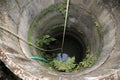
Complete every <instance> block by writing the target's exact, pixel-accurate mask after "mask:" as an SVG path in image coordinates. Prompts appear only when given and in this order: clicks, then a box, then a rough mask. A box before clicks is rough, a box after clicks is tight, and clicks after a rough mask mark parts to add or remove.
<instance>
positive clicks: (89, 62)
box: [75, 49, 97, 71]
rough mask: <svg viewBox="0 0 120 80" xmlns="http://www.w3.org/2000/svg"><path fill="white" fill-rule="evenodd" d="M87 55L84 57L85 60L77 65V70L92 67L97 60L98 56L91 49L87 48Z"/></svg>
mask: <svg viewBox="0 0 120 80" xmlns="http://www.w3.org/2000/svg"><path fill="white" fill-rule="evenodd" d="M86 53H87V54H86V57H85V58H84V59H83V61H81V62H79V64H78V65H77V67H76V69H75V71H78V70H80V69H85V68H89V67H91V66H92V65H93V64H95V62H96V61H97V56H95V55H93V54H92V53H91V52H90V49H87V51H86Z"/></svg>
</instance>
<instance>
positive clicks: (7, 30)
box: [0, 26, 61, 52]
mask: <svg viewBox="0 0 120 80" xmlns="http://www.w3.org/2000/svg"><path fill="white" fill-rule="evenodd" d="M0 28H1V29H3V30H4V31H6V32H8V33H11V34H12V35H14V36H15V37H17V38H19V39H20V40H22V41H23V42H25V43H27V44H29V45H31V46H33V47H35V48H36V49H39V50H41V51H45V52H51V51H57V50H60V49H61V48H57V49H52V50H46V49H43V48H40V47H38V46H36V45H35V44H33V43H31V42H28V41H26V40H24V39H23V38H21V37H20V36H19V35H17V34H16V33H14V32H12V31H10V30H9V29H6V28H4V27H2V26H0Z"/></svg>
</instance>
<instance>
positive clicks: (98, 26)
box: [86, 12, 103, 57]
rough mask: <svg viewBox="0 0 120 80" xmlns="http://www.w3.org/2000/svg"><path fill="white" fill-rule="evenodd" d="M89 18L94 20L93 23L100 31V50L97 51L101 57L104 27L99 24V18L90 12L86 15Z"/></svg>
mask: <svg viewBox="0 0 120 80" xmlns="http://www.w3.org/2000/svg"><path fill="white" fill-rule="evenodd" d="M86 15H87V16H90V17H91V18H92V22H93V23H94V25H95V27H96V28H97V31H98V35H99V41H100V45H99V49H98V51H97V53H96V54H97V55H96V56H98V57H99V55H100V53H101V50H102V46H103V31H102V27H101V25H100V23H99V21H98V20H97V18H96V17H95V16H94V15H93V14H92V13H90V12H87V13H86Z"/></svg>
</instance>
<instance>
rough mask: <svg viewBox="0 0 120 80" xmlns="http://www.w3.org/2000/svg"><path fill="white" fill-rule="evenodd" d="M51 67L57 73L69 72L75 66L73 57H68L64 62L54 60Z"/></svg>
mask: <svg viewBox="0 0 120 80" xmlns="http://www.w3.org/2000/svg"><path fill="white" fill-rule="evenodd" d="M51 65H52V66H53V67H54V68H55V69H56V70H58V71H65V72H71V71H72V70H73V69H74V68H75V66H76V64H75V57H72V58H70V57H69V58H68V59H67V61H66V62H63V61H61V60H56V59H54V60H53V61H52V63H51Z"/></svg>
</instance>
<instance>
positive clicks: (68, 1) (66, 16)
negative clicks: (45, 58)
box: [61, 0, 70, 52]
mask: <svg viewBox="0 0 120 80" xmlns="http://www.w3.org/2000/svg"><path fill="white" fill-rule="evenodd" d="M69 4H70V0H67V5H66V15H65V23H64V31H63V39H62V46H61V52H63V48H64V42H65V32H66V27H67V20H68V10H69Z"/></svg>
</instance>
